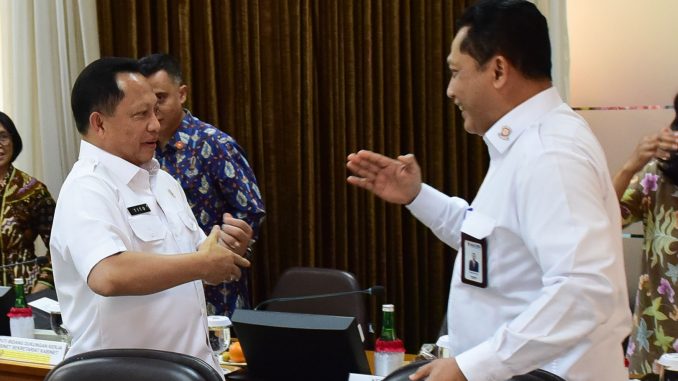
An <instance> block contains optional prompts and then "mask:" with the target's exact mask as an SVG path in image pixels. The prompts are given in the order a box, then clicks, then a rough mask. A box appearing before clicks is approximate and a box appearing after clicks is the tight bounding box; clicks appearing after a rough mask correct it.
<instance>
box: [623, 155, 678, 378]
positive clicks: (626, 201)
mask: <svg viewBox="0 0 678 381" xmlns="http://www.w3.org/2000/svg"><path fill="white" fill-rule="evenodd" d="M621 212H622V220H623V224H624V226H626V225H628V224H631V223H633V222H636V221H642V222H643V225H644V236H645V237H644V242H643V252H642V254H641V255H642V261H641V263H642V264H641V271H640V274H641V275H640V278H639V279H638V290H637V293H636V299H635V307H634V311H633V330H632V332H631V336H630V338H629V344H628V347H627V350H626V356H627V358H628V360H629V371H630V373H631V374H647V373H651V372H652V364H653V363H654V361H655V360H657V359H658V358H659V357H660V356H661V355H662V354H663V353H667V352H678V307H677V306H676V286H677V284H678V283H677V282H678V258H677V257H676V252H678V225H677V223H678V186H676V185H674V184H673V183H672V182H671V181H669V179H668V178H666V177H664V176H662V172H661V170H660V169H659V168H658V167H657V162H656V161H655V160H652V161H650V163H648V164H647V165H646V166H645V168H643V170H641V171H640V172H638V173H637V174H636V175H635V176H634V177H633V179H632V180H631V183H630V184H629V186H628V188H627V189H626V191H625V192H624V196H623V197H622V200H621Z"/></svg>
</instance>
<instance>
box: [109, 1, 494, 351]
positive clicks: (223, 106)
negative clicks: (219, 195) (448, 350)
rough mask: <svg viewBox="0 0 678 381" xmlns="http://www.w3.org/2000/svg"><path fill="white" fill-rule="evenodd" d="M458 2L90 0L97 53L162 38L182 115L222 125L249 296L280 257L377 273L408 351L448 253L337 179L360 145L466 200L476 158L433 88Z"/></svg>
mask: <svg viewBox="0 0 678 381" xmlns="http://www.w3.org/2000/svg"><path fill="white" fill-rule="evenodd" d="M467 2H468V1H466V0H427V1H423V0H421V1H416V0H409V1H405V0H388V1H383V0H372V1H367V0H322V1H320V0H230V1H219V0H194V1H189V0H153V1H151V0H98V21H99V33H100V42H101V54H102V56H110V55H113V56H129V57H141V56H144V55H146V54H149V53H154V52H167V53H170V54H172V55H174V56H175V57H177V58H178V59H179V60H180V62H181V64H182V65H183V70H184V74H185V80H186V82H187V84H188V85H189V87H190V95H189V104H188V107H189V108H190V109H191V111H192V112H193V114H194V115H196V116H198V117H199V118H201V119H202V120H204V121H207V122H210V123H212V124H214V125H216V126H217V127H219V128H220V129H222V130H224V131H226V132H228V133H229V134H231V135H232V136H233V137H235V139H236V140H237V141H238V142H239V143H240V144H241V145H242V146H243V147H244V148H245V150H246V151H247V153H248V158H249V160H250V163H251V164H252V166H253V168H254V170H255V173H256V175H257V178H258V181H259V185H260V188H261V190H262V193H263V196H264V200H265V202H266V207H267V208H266V212H267V219H266V221H265V223H264V225H263V229H262V234H261V237H260V240H259V242H258V243H257V246H256V257H255V259H254V261H253V275H252V282H253V301H254V303H255V304H256V303H258V302H260V301H262V300H264V299H266V297H267V295H268V294H269V292H270V291H271V289H272V287H273V286H274V285H275V282H276V280H277V279H278V277H279V276H280V274H281V273H282V272H283V271H284V270H285V269H286V268H288V267H291V266H318V267H332V268H339V269H343V270H349V271H351V272H353V273H354V274H356V276H357V278H358V280H359V281H360V283H361V284H362V285H363V286H365V287H368V286H370V285H374V284H380V285H384V286H385V287H386V296H385V297H384V298H381V299H379V300H372V302H371V311H370V315H371V317H372V321H373V322H375V325H376V328H377V330H378V327H379V326H380V321H381V312H380V305H381V303H393V304H395V306H396V320H397V334H398V336H400V337H401V338H403V340H404V341H405V343H406V346H407V349H408V352H416V351H417V350H418V348H419V346H420V345H421V344H422V343H424V342H432V341H434V340H435V339H436V338H437V334H438V331H439V328H440V324H441V322H442V321H443V317H444V315H445V311H446V307H447V298H448V291H449V284H450V276H451V271H452V263H453V258H454V256H455V252H454V251H453V250H451V249H450V248H448V247H446V246H445V245H443V244H442V243H441V242H440V241H439V240H438V239H437V238H436V237H435V236H433V235H432V234H431V233H430V232H429V231H428V230H427V229H426V228H425V227H424V226H423V225H421V224H420V223H418V222H417V221H416V220H415V219H414V218H413V217H412V216H411V215H410V214H409V212H408V211H407V210H406V209H405V208H404V207H401V206H395V205H388V204H386V203H385V202H383V201H381V200H379V199H376V198H375V197H373V196H372V195H370V194H369V193H367V192H365V191H362V190H358V189H355V188H353V187H351V186H349V185H347V184H346V181H345V179H346V176H347V170H346V168H345V162H346V155H347V154H348V153H350V152H354V151H356V150H358V149H361V148H366V149H372V150H375V151H377V152H381V153H385V154H387V155H389V156H395V155H398V154H403V153H408V152H411V153H414V154H415V155H416V157H417V159H418V161H419V163H420V164H421V166H422V170H423V178H424V180H425V181H426V182H427V183H429V184H431V185H432V186H434V187H436V188H438V189H441V190H443V191H444V192H446V193H448V194H452V195H459V196H461V197H464V198H467V199H472V198H473V196H474V195H475V193H476V191H477V188H478V186H479V185H480V181H481V180H482V177H483V176H484V173H485V171H486V167H487V161H488V159H487V156H486V150H485V148H484V145H483V143H482V140H481V139H480V138H479V137H477V136H471V135H469V134H467V133H466V132H465V131H464V129H463V127H462V122H461V119H460V116H459V114H458V113H457V112H456V110H455V108H454V105H453V103H452V102H451V101H450V100H449V99H447V98H446V96H445V89H446V86H447V81H448V80H449V74H448V69H447V64H446V62H445V59H446V57H447V55H448V54H449V48H450V44H451V41H452V36H453V33H454V31H453V20H454V19H456V18H457V17H458V16H459V15H460V13H461V10H462V9H463V8H464V7H465V6H466V5H467V4H466V3H467Z"/></svg>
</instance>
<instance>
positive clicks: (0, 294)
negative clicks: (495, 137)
mask: <svg viewBox="0 0 678 381" xmlns="http://www.w3.org/2000/svg"><path fill="white" fill-rule="evenodd" d="M11 289H12V288H11V287H7V286H0V298H2V297H3V296H5V294H7V291H9V290H11Z"/></svg>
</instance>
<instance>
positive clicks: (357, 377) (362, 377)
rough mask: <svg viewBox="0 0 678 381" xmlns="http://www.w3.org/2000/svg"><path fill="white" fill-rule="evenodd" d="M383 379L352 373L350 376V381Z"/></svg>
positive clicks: (381, 378) (378, 380) (376, 380)
mask: <svg viewBox="0 0 678 381" xmlns="http://www.w3.org/2000/svg"><path fill="white" fill-rule="evenodd" d="M383 379H384V377H381V376H373V375H371V374H358V373H351V374H349V375H348V381H380V380H383Z"/></svg>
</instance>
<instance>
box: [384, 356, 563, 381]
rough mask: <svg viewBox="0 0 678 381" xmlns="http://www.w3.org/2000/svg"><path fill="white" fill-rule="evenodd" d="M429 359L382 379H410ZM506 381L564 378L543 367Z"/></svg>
mask: <svg viewBox="0 0 678 381" xmlns="http://www.w3.org/2000/svg"><path fill="white" fill-rule="evenodd" d="M430 361H431V360H423V361H413V362H411V363H409V364H407V365H404V366H402V367H400V368H398V369H396V370H394V371H393V372H392V373H391V374H389V375H388V376H386V377H385V378H384V379H383V380H382V381H409V380H410V378H409V377H410V375H411V374H412V373H414V372H416V371H417V369H419V367H420V366H422V365H425V364H428V363H429V362H430ZM508 381H565V380H564V379H562V378H561V377H558V376H556V375H555V374H553V373H551V372H547V371H545V370H543V369H536V370H533V371H531V372H530V373H527V374H522V375H520V376H513V378H511V379H509V380H508Z"/></svg>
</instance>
